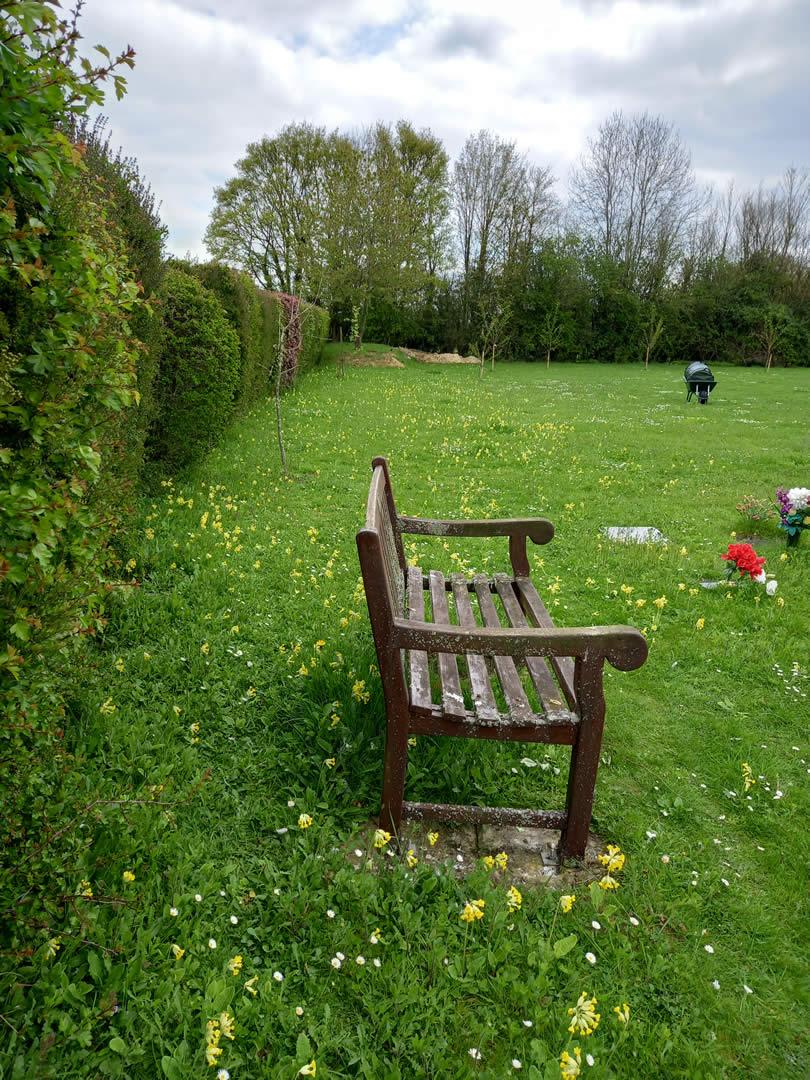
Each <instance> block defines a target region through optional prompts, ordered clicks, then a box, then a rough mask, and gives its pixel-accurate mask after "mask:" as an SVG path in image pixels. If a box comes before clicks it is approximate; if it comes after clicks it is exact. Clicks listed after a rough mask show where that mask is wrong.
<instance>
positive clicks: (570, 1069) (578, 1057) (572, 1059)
mask: <svg viewBox="0 0 810 1080" xmlns="http://www.w3.org/2000/svg"><path fill="white" fill-rule="evenodd" d="M581 1064H582V1054H581V1053H580V1049H579V1047H578V1046H575V1047H574V1053H573V1056H572V1055H571V1054H569V1053H568V1051H567V1050H563V1052H562V1056H561V1058H560V1071H561V1072H562V1075H563V1080H574V1077H577V1076H579V1074H580V1071H581V1070H580V1065H581Z"/></svg>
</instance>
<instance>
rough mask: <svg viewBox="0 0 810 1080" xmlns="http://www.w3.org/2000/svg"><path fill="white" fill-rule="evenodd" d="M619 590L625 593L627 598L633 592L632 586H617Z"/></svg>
mask: <svg viewBox="0 0 810 1080" xmlns="http://www.w3.org/2000/svg"><path fill="white" fill-rule="evenodd" d="M619 588H620V589H621V590H622V592H623V593H625V594H626V595H627V596H629V595H630V593H631V592H633V591H634V586H632V585H620V586H619Z"/></svg>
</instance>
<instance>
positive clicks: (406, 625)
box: [393, 618, 647, 671]
mask: <svg viewBox="0 0 810 1080" xmlns="http://www.w3.org/2000/svg"><path fill="white" fill-rule="evenodd" d="M393 638H394V640H393V645H394V646H395V647H396V648H400V649H419V650H421V651H423V652H427V653H454V654H458V653H478V654H483V655H490V656H511V657H514V658H515V659H516V660H524V659H525V658H526V657H527V656H572V657H580V658H584V657H586V656H591V657H592V656H594V655H596V656H604V657H605V659H607V660H608V661H609V663H611V664H612V665H613V667H615V668H618V669H619V670H620V671H634V670H635V669H636V668H640V667H641V665H642V664H643V663H644V661H645V660H646V659H647V640H646V638H645V637H644V635H643V634H641V633H639V631H638V630H636V629H635V628H634V627H632V626H578V627H574V628H568V627H549V628H547V629H545V628H544V629H538V628H535V627H520V628H518V629H514V628H508V627H483V626H477V627H469V628H468V627H463V626H450V627H443V626H442V627H437V626H436V624H435V623H427V622H418V621H416V620H412V619H400V618H395V619H394V634H393Z"/></svg>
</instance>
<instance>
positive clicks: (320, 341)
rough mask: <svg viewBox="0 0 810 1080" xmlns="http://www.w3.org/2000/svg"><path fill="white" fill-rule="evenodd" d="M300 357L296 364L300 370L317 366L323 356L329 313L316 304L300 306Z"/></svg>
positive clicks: (327, 333) (327, 332)
mask: <svg viewBox="0 0 810 1080" xmlns="http://www.w3.org/2000/svg"><path fill="white" fill-rule="evenodd" d="M301 330H302V341H301V355H300V357H299V359H298V364H299V367H300V368H301V370H304V371H305V370H306V369H307V368H309V367H312V366H314V365H315V364H319V363H320V362H321V357H322V356H323V347H324V345H325V344H326V339H327V337H328V336H329V313H328V312H326V311H324V309H323V308H321V307H318V306H317V304H302V305H301Z"/></svg>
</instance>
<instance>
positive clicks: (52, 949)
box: [45, 937, 62, 958]
mask: <svg viewBox="0 0 810 1080" xmlns="http://www.w3.org/2000/svg"><path fill="white" fill-rule="evenodd" d="M45 948H46V949H47V953H46V955H47V956H48V957H49V958H50V957H54V956H56V954H57V953H58V952H59V950H60V949H61V948H62V941H61V938H58V937H52V938H51V940H50V941H49V942H48V944H47V945H46V946H45Z"/></svg>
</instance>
